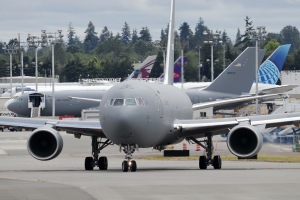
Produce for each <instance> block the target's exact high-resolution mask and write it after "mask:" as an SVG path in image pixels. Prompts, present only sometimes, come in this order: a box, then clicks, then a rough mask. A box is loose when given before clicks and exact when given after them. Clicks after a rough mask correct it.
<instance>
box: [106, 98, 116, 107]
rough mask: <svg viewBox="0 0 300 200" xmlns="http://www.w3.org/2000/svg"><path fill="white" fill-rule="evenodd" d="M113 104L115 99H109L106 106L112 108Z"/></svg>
mask: <svg viewBox="0 0 300 200" xmlns="http://www.w3.org/2000/svg"><path fill="white" fill-rule="evenodd" d="M113 102H114V99H108V100H107V102H106V105H107V106H112V105H113Z"/></svg>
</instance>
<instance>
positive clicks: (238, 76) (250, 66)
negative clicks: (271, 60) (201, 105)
mask: <svg viewBox="0 0 300 200" xmlns="http://www.w3.org/2000/svg"><path fill="white" fill-rule="evenodd" d="M255 50H256V49H255V47H248V48H247V49H245V50H244V51H243V52H242V53H241V54H240V55H239V56H238V57H237V58H236V59H235V60H234V61H233V62H232V63H231V64H230V65H229V66H228V67H227V68H226V69H225V70H224V71H223V72H222V73H221V74H220V75H219V76H218V77H217V78H216V79H215V80H214V81H213V82H212V83H211V84H210V85H209V86H207V87H206V88H205V89H204V90H206V91H213V92H219V93H228V94H236V95H243V94H248V93H249V91H250V89H251V86H252V84H253V80H254V79H255V60H256V59H255V56H256V52H255ZM258 55H259V56H258V62H259V64H260V63H261V61H262V59H263V57H264V55H265V51H264V50H259V54H258Z"/></svg>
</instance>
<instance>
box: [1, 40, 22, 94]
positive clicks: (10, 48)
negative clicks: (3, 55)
mask: <svg viewBox="0 0 300 200" xmlns="http://www.w3.org/2000/svg"><path fill="white" fill-rule="evenodd" d="M3 45H4V46H3V50H5V51H6V52H7V53H8V54H9V73H10V98H12V54H15V53H16V52H17V50H18V49H19V46H18V39H17V38H15V39H14V40H11V41H10V42H9V43H8V44H7V43H6V42H4V43H3Z"/></svg>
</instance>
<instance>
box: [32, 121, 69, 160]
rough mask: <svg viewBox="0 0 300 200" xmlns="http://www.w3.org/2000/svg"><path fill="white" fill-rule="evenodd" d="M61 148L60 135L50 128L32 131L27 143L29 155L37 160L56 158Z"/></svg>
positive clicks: (45, 127)
mask: <svg viewBox="0 0 300 200" xmlns="http://www.w3.org/2000/svg"><path fill="white" fill-rule="evenodd" d="M62 148H63V140H62V137H61V135H60V134H59V133H58V132H57V131H56V130H54V129H53V128H51V127H48V126H44V127H42V128H38V129H36V130H34V131H33V133H32V135H31V136H30V138H29V140H28V142H27V149H28V152H29V153H30V155H31V156H32V157H34V158H36V159H38V160H42V161H46V160H51V159H53V158H55V157H56V156H58V155H59V154H60V152H61V151H62Z"/></svg>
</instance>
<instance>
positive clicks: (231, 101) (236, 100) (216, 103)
mask: <svg viewBox="0 0 300 200" xmlns="http://www.w3.org/2000/svg"><path fill="white" fill-rule="evenodd" d="M277 96H279V94H269V95H259V96H247V97H239V98H233V99H225V100H216V101H210V102H204V103H198V104H194V105H193V110H194V111H195V110H200V109H204V108H209V107H214V106H222V105H228V104H234V103H242V102H248V101H252V100H255V99H262V98H273V97H277Z"/></svg>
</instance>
